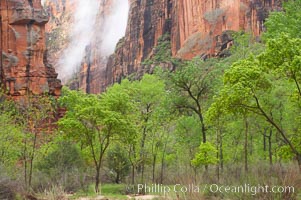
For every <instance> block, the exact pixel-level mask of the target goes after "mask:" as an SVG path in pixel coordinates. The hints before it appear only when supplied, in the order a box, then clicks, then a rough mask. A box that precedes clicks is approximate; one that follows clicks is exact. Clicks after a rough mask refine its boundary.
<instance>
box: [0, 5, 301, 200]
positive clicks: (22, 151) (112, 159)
mask: <svg viewBox="0 0 301 200" xmlns="http://www.w3.org/2000/svg"><path fill="white" fill-rule="evenodd" d="M300 9H301V1H300V0H296V1H289V2H288V3H285V5H284V10H285V11H284V12H279V13H273V14H272V15H271V17H270V18H269V19H268V21H267V23H266V27H267V32H266V33H265V34H264V37H263V38H264V42H263V43H256V42H255V39H254V38H252V36H250V35H248V34H242V33H237V34H234V35H233V37H234V45H233V46H232V48H231V49H230V50H229V51H230V52H231V56H229V57H226V58H210V59H207V60H205V61H204V60H202V59H200V58H195V59H192V60H190V61H179V60H176V59H175V58H172V57H171V56H170V52H169V48H170V44H169V42H170V41H169V39H168V35H164V36H163V37H161V38H160V39H159V41H158V44H159V45H158V46H157V48H156V49H155V53H154V56H153V57H152V58H149V59H147V60H145V62H144V65H161V64H162V63H164V62H166V63H168V64H169V65H172V67H171V68H172V70H168V69H165V68H164V69H162V68H160V67H157V68H156V69H154V70H153V74H145V75H144V76H143V77H141V78H140V79H138V80H137V79H135V80H128V79H124V80H122V81H121V82H120V83H118V84H114V85H113V86H111V87H109V88H107V90H106V92H104V93H102V94H98V95H95V94H84V93H82V92H79V91H71V90H69V89H66V88H65V89H64V90H63V94H62V96H61V98H60V99H59V103H60V106H63V107H65V108H67V112H66V113H65V116H64V117H63V118H62V119H60V120H59V122H58V129H57V131H55V132H54V133H53V134H51V135H46V136H44V135H42V133H44V132H45V133H46V130H45V131H44V129H43V128H39V127H40V126H39V124H41V123H42V122H43V121H45V120H46V119H48V117H49V115H48V113H51V112H53V110H52V107H47V106H46V105H50V102H48V101H49V100H51V99H49V98H45V99H44V98H41V99H40V101H39V102H40V103H39V104H40V106H37V105H36V104H35V105H32V104H27V109H23V110H22V109H19V108H18V107H15V106H14V105H13V104H12V103H11V102H10V101H7V100H5V99H4V98H0V100H1V107H0V123H1V126H0V132H1V135H0V155H1V157H0V167H1V171H0V172H1V173H0V195H2V194H4V195H6V194H7V195H8V196H9V195H12V196H14V192H13V190H12V191H10V190H8V189H7V190H5V191H6V193H4V192H2V190H3V189H2V188H4V189H6V188H13V186H14V185H22V183H24V186H26V187H27V189H28V190H29V188H31V189H32V190H34V191H44V190H45V189H46V190H50V189H51V188H60V187H61V190H64V191H65V192H71V191H73V192H74V191H77V190H80V189H81V190H83V191H87V190H88V187H89V184H91V183H95V190H96V191H97V192H99V190H100V188H101V183H113V182H114V183H117V184H119V183H124V184H128V185H135V184H138V183H143V184H144V183H149V184H154V183H157V184H165V185H173V184H177V183H181V184H182V185H185V184H186V185H188V184H192V183H193V184H212V183H216V184H222V185H230V186H231V185H243V184H250V185H254V186H257V185H269V186H293V187H294V188H295V192H294V193H293V192H283V193H258V194H256V195H255V196H253V195H251V194H250V193H227V194H225V193H224V194H222V193H215V194H213V193H210V192H209V191H206V192H200V193H187V194H180V196H181V197H182V196H185V195H187V196H186V198H187V199H205V198H206V199H210V198H212V199H213V198H214V196H215V197H216V198H218V199H224V198H225V199H279V200H280V199H298V198H300V194H299V193H300V188H301V185H300V178H301V175H300V174H301V117H300V113H301V89H300V88H301V85H300V84H301V37H300V34H299V33H298V31H297V29H296V24H301V23H300V22H301V15H300V12H298V10H300ZM277 27H279V28H277ZM284 27H285V28H284ZM30 102H31V101H29V103H30ZM41 105H42V106H41ZM21 112H22V113H21ZM38 129H39V130H38ZM12 143H13V144H15V145H10V144H12ZM20 166H22V167H20ZM17 182H19V183H17ZM20 190H21V189H20ZM127 192H137V191H130V190H129V189H128V190H126V188H125V189H124V191H121V192H120V193H124V194H126V193H127ZM298 195H299V196H298ZM0 198H2V196H0ZM3 198H5V197H3ZM13 198H15V197H12V198H11V199H13ZM183 198H184V197H183Z"/></svg>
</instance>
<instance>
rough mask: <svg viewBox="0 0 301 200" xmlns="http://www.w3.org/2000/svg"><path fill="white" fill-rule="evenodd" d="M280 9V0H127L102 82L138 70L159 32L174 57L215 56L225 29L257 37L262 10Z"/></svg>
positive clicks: (223, 42) (223, 43)
mask: <svg viewBox="0 0 301 200" xmlns="http://www.w3.org/2000/svg"><path fill="white" fill-rule="evenodd" d="M280 8H281V0H210V1H207V0H181V1H179V0H151V1H140V0H131V5H130V14H129V20H128V26H127V31H126V35H125V37H124V39H122V40H121V41H120V43H119V45H118V46H117V48H116V50H115V54H114V55H112V56H111V59H110V61H109V63H108V65H107V76H106V77H107V83H108V84H110V83H113V82H116V81H118V80H119V79H120V78H121V77H124V76H127V75H129V74H131V73H133V72H137V71H139V70H140V69H141V68H142V65H141V62H142V61H143V60H144V59H146V58H148V57H151V55H152V54H153V49H154V47H155V46H156V43H157V39H158V38H159V37H160V36H161V35H163V34H165V33H168V34H170V37H171V50H172V55H173V56H174V57H179V58H183V59H191V58H193V57H195V56H200V57H202V56H205V55H210V56H218V54H219V52H221V51H222V50H223V49H224V48H227V45H228V43H229V42H230V41H231V38H230V37H229V35H228V34H227V32H229V31H240V30H245V31H249V32H251V33H253V35H254V36H259V35H260V33H261V32H262V31H263V30H264V26H263V23H264V20H265V18H266V17H267V16H268V13H269V12H270V11H271V10H278V9H280Z"/></svg>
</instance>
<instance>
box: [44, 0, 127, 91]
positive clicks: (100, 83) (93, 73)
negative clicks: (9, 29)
mask: <svg viewBox="0 0 301 200" xmlns="http://www.w3.org/2000/svg"><path fill="white" fill-rule="evenodd" d="M89 3H94V4H95V6H94V7H91V6H90V7H88V6H89ZM126 4H127V2H126V1H122V2H120V1H119V0H89V1H87V2H81V1H80V0H61V1H55V0H46V1H45V4H44V7H45V9H46V10H47V12H48V13H49V15H50V20H49V23H48V24H47V25H46V31H47V47H48V49H49V51H48V53H49V57H50V62H51V63H52V64H53V65H54V66H55V68H56V69H57V71H58V72H59V74H60V78H62V80H63V82H64V83H65V84H67V85H69V87H71V88H73V89H81V90H83V91H85V92H87V93H100V92H101V91H103V90H104V89H105V88H106V86H107V81H106V80H107V78H106V64H107V60H108V58H109V56H110V55H111V54H112V53H113V52H114V48H115V45H116V43H117V42H118V39H119V38H120V37H121V36H123V35H124V32H125V27H126V19H127V11H128V9H127V8H126V7H127V5H126ZM123 5H125V6H123ZM91 12H92V13H94V12H97V13H96V15H95V19H94V18H93V17H91V15H90V16H88V15H89V14H91ZM119 15H120V16H121V17H122V19H120V18H118V17H119ZM87 24H88V25H89V26H87ZM123 27H124V28H123Z"/></svg>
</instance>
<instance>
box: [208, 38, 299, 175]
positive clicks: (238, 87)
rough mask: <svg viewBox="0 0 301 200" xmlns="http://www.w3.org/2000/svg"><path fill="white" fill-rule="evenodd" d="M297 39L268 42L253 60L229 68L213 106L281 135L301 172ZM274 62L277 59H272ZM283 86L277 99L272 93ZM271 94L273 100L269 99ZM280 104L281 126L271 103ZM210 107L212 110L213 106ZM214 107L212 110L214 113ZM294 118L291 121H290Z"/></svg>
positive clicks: (279, 39) (242, 61)
mask: <svg viewBox="0 0 301 200" xmlns="http://www.w3.org/2000/svg"><path fill="white" fill-rule="evenodd" d="M300 55H301V39H291V38H289V37H288V36H286V35H282V36H281V37H280V38H277V39H273V40H270V41H269V42H268V44H267V48H266V50H265V51H264V52H263V53H262V54H260V55H258V56H256V57H254V56H250V57H249V58H247V59H245V60H240V61H238V62H236V63H234V64H233V65H232V67H231V68H230V69H229V70H228V71H227V72H226V73H225V76H224V86H223V88H222V90H221V93H220V97H219V98H217V99H216V102H218V103H217V104H220V105H223V106H224V108H225V109H226V110H227V111H231V112H236V113H237V112H241V111H244V112H246V111H247V112H249V113H253V114H256V115H259V116H261V117H262V118H263V119H265V120H266V121H267V122H268V123H269V124H270V125H271V126H273V127H274V128H275V129H276V130H277V131H278V133H279V134H280V135H281V139H282V141H283V143H284V144H285V145H286V146H287V147H288V150H289V151H290V152H291V153H292V154H293V155H295V157H296V159H297V161H298V164H299V166H300V169H301V149H300V146H299V145H298V144H299V142H298V141H300V126H299V123H298V122H299V121H298V120H299V118H298V117H296V116H298V113H299V112H300V108H301V107H300V99H301V90H300V83H301V73H300V71H301V57H300ZM275 58H277V59H275ZM283 85H286V86H287V87H286V90H285V91H282V92H283V93H282V94H283V95H284V96H285V98H279V96H277V95H276V94H277V93H273V92H272V91H273V90H275V88H278V87H279V86H283ZM271 94H274V97H273V98H271ZM277 101H278V104H279V102H281V103H282V104H283V105H284V106H285V108H286V112H287V113H290V115H286V116H282V117H283V118H284V117H286V120H287V121H290V123H286V124H285V125H284V124H283V123H281V122H282V121H281V120H282V119H281V118H279V117H275V116H277V115H276V114H275V113H276V112H277V111H278V110H277V107H276V106H275V102H277ZM213 106H215V105H214V104H213ZM218 107H220V106H216V107H215V108H214V109H218ZM291 116H295V117H291Z"/></svg>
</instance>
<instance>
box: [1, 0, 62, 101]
mask: <svg viewBox="0 0 301 200" xmlns="http://www.w3.org/2000/svg"><path fill="white" fill-rule="evenodd" d="M0 8H1V24H0V26H1V27H0V28H1V32H0V38H1V46H0V48H1V51H2V57H1V83H3V86H4V87H5V89H6V90H7V91H8V94H9V95H11V96H13V97H14V98H15V99H22V98H23V97H24V96H26V95H28V94H35V95H39V94H45V93H46V94H50V95H53V96H59V95H60V91H61V82H60V81H59V80H58V79H57V73H56V72H55V70H54V68H53V67H52V66H51V65H49V64H48V62H47V58H46V53H45V52H46V46H45V37H44V35H45V24H46V23H47V21H48V15H47V13H46V12H45V11H44V10H43V8H42V6H41V1H40V0H26V1H25V0H9V1H2V0H1V2H0Z"/></svg>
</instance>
